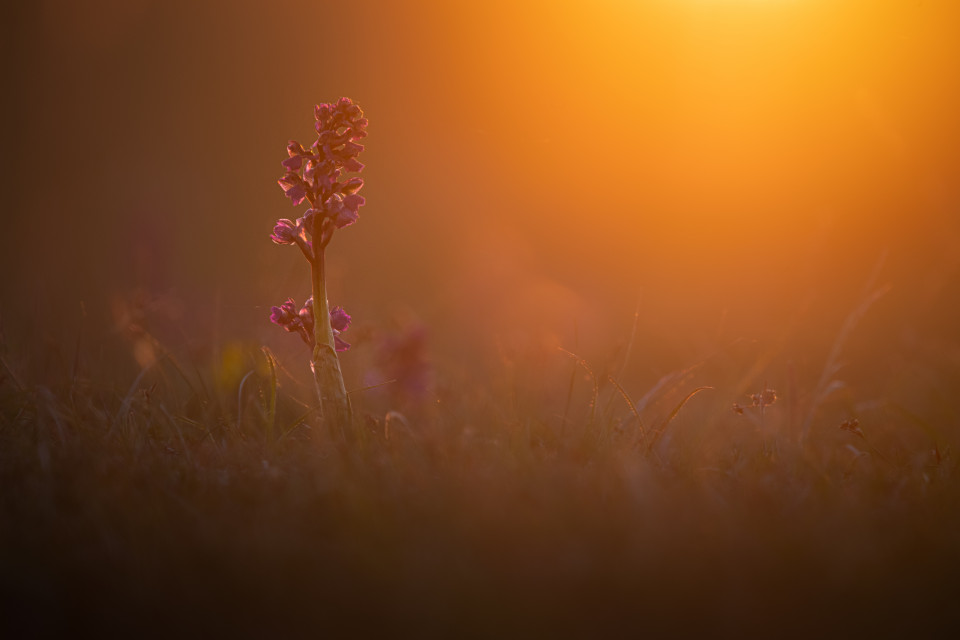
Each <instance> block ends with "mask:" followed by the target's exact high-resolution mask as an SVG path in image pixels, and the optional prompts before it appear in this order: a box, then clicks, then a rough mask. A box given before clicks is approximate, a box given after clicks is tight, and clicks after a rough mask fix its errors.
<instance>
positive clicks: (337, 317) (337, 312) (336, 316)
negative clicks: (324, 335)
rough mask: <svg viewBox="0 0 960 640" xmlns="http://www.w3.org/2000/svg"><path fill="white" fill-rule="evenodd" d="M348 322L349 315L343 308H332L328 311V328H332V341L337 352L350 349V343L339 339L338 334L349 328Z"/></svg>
mask: <svg viewBox="0 0 960 640" xmlns="http://www.w3.org/2000/svg"><path fill="white" fill-rule="evenodd" d="M350 320H351V318H350V315H349V314H347V312H346V311H344V310H343V307H334V308H333V310H331V311H330V326H331V327H333V341H334V343H335V344H336V345H337V351H346V350H347V349H349V348H350V343H349V342H346V341H344V340H343V338H341V337H340V333H341V332H343V331H346V330H347V327H349V326H350Z"/></svg>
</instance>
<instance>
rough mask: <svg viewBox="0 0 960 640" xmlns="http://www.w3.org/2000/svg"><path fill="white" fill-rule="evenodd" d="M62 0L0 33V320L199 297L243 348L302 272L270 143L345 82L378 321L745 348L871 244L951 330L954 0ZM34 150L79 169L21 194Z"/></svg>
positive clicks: (956, 94) (295, 129)
mask: <svg viewBox="0 0 960 640" xmlns="http://www.w3.org/2000/svg"><path fill="white" fill-rule="evenodd" d="M78 6H79V5H75V4H74V3H60V2H47V3H43V4H38V5H30V6H24V7H21V8H20V9H18V10H17V11H18V12H19V13H18V15H17V16H15V17H16V18H17V20H19V23H17V24H19V25H20V26H19V27H17V28H16V29H14V30H13V35H15V36H16V39H14V40H11V41H10V42H11V43H12V44H10V46H11V47H12V48H13V49H14V52H13V54H11V55H10V56H7V59H8V64H11V65H12V64H13V63H12V62H9V61H11V60H17V61H19V62H17V64H16V65H13V66H11V68H10V74H9V77H10V84H11V87H12V89H11V94H12V95H15V96H17V99H16V100H15V101H14V102H13V103H12V105H11V108H12V109H13V110H14V112H15V113H14V116H15V117H14V120H15V121H16V122H17V123H18V126H17V127H16V128H15V129H14V130H12V132H11V136H12V137H11V140H12V143H11V145H9V147H8V148H9V149H11V150H12V153H11V154H10V158H11V161H10V162H9V163H8V165H9V166H10V171H8V172H7V179H8V180H9V181H10V190H9V192H10V193H11V194H12V195H11V203H12V204H11V206H10V207H9V208H8V213H5V222H7V223H8V229H9V233H8V234H6V235H5V237H4V238H3V240H2V242H3V246H2V249H3V252H2V260H3V261H4V262H3V267H4V268H5V270H6V272H7V273H16V274H17V277H15V278H9V279H8V281H7V282H6V283H5V286H4V291H3V299H4V308H13V307H15V306H17V305H21V304H22V302H21V300H22V299H23V297H24V296H25V295H28V294H29V295H33V294H34V293H35V292H36V291H38V290H40V291H45V292H46V293H45V296H46V299H47V300H48V301H54V300H56V301H61V300H65V299H66V298H78V299H83V300H87V301H88V302H90V304H91V306H95V305H94V303H93V300H94V298H95V297H96V296H98V295H100V294H101V293H103V294H105V295H106V296H107V297H109V296H110V295H112V293H113V292H115V291H119V290H123V289H124V288H128V287H130V286H133V285H136V284H142V285H143V284H145V285H146V286H148V287H152V288H154V289H157V290H161V291H165V290H169V289H175V290H177V291H178V292H180V293H181V294H182V295H184V296H185V297H187V298H189V299H198V300H201V301H203V304H207V303H208V302H209V301H210V300H211V299H213V294H212V292H221V294H222V299H224V300H226V301H228V303H229V304H231V305H233V306H232V308H233V309H234V310H240V311H236V312H235V313H233V314H232V315H231V314H226V315H227V317H230V318H233V319H234V320H237V322H238V326H237V327H235V328H234V330H239V331H251V332H253V333H255V334H256V335H257V336H259V333H257V332H258V331H260V329H256V330H254V329H251V328H250V327H251V326H253V325H256V326H257V327H259V324H257V323H259V322H260V320H261V319H262V318H261V316H262V313H261V311H262V306H263V305H269V304H273V303H274V302H275V300H273V298H274V297H277V296H280V299H283V298H285V297H286V296H287V295H292V294H294V293H295V292H293V291H290V292H287V291H286V290H285V289H283V291H281V289H282V288H283V287H287V286H293V287H296V286H298V284H300V283H299V281H298V280H297V279H296V277H295V276H293V275H290V274H295V273H299V272H298V271H297V265H296V264H295V263H294V261H295V260H296V258H297V256H295V255H292V254H289V255H288V254H284V253H282V252H280V253H278V252H277V248H276V247H275V246H272V245H271V244H270V243H269V241H268V240H266V236H267V235H268V234H269V230H270V229H271V227H272V224H273V221H274V220H275V219H276V218H278V217H285V216H289V215H291V212H290V209H289V207H288V206H287V204H286V203H285V202H284V200H283V197H282V195H281V194H280V193H279V192H278V189H277V187H276V183H275V180H276V177H277V176H278V173H277V172H278V170H279V169H278V168H279V161H280V160H281V159H282V157H283V148H284V145H285V143H286V141H287V140H288V139H289V138H291V137H294V138H297V137H299V138H305V137H306V136H307V135H309V132H310V118H311V113H312V106H313V104H314V103H316V102H322V101H327V100H334V99H336V98H337V97H338V96H340V95H350V96H351V97H353V98H354V99H356V100H357V101H358V102H359V103H360V104H361V105H362V106H363V107H364V109H365V110H366V111H367V113H368V115H369V117H370V120H371V125H370V137H369V139H368V150H367V151H366V152H364V153H365V157H364V158H363V160H364V161H365V162H366V163H367V170H366V171H365V173H364V176H365V178H366V180H367V186H366V187H365V189H364V193H365V194H366V195H367V198H368V204H367V206H366V208H365V209H364V210H363V211H362V212H361V221H360V224H358V225H356V226H355V227H352V228H351V229H349V230H348V231H349V233H346V232H345V233H344V234H343V236H342V238H341V237H338V238H337V240H336V241H335V243H334V246H333V247H332V249H331V257H330V261H331V278H332V282H331V287H332V295H335V296H337V298H338V299H337V301H338V302H340V301H342V302H343V303H344V304H346V305H348V306H350V307H351V308H358V309H359V311H360V313H359V316H361V317H362V316H366V317H367V318H371V321H372V322H376V321H378V318H379V319H382V318H384V317H386V316H388V315H389V313H390V310H391V309H393V308H396V307H406V308H409V309H411V310H412V311H413V312H414V313H415V314H417V315H419V316H421V317H423V318H425V319H426V320H427V321H429V322H431V323H432V324H434V326H436V327H438V328H437V331H438V332H439V331H441V330H447V329H449V330H451V331H452V332H453V333H454V334H455V335H459V334H458V333H457V332H456V331H454V330H453V327H455V326H457V323H462V322H466V321H473V320H474V319H477V318H483V322H482V323H479V324H478V326H476V327H474V328H475V329H476V330H477V331H480V332H487V333H488V332H490V331H492V330H494V329H496V328H497V327H503V326H514V325H516V324H517V323H522V322H525V321H529V320H531V319H544V322H547V320H548V319H552V321H553V323H554V324H555V325H556V326H557V327H561V326H562V327H570V326H571V325H572V324H573V322H574V320H575V319H578V318H579V319H580V320H584V317H585V316H589V315H590V314H599V315H601V316H604V317H605V318H607V320H606V322H607V323H608V324H607V325H604V324H603V322H601V321H600V320H598V321H597V322H598V323H599V324H598V326H607V327H613V328H612V329H611V331H621V332H622V331H624V325H625V324H629V318H630V317H632V312H633V309H634V307H635V305H636V302H637V300H638V298H640V299H642V300H643V301H644V304H645V306H644V318H645V319H647V320H649V322H651V323H652V325H653V328H655V327H661V329H662V330H663V331H676V332H678V335H679V332H680V330H681V328H683V327H687V328H689V326H691V325H696V324H697V323H701V324H702V325H703V330H704V331H713V330H714V329H713V328H710V327H714V326H715V325H717V324H718V323H719V322H720V319H721V318H727V320H725V322H727V323H728V326H733V327H737V326H739V328H740V329H739V330H742V331H743V333H744V334H745V335H753V334H754V332H759V331H761V330H762V329H763V325H764V324H771V325H776V323H778V322H781V321H783V320H785V319H790V318H793V317H795V316H796V315H797V314H798V313H799V312H800V310H802V309H803V308H804V305H805V304H806V301H812V302H811V303H812V304H819V305H822V306H826V307H828V308H830V307H831V306H832V307H836V313H838V314H842V313H844V312H845V311H844V310H845V309H848V308H849V305H850V304H852V302H851V301H850V300H849V298H850V296H855V295H856V291H857V290H858V287H859V286H860V283H862V282H863V280H864V279H865V278H866V275H867V274H868V273H869V272H870V271H871V269H872V267H873V265H874V264H875V263H876V262H877V260H878V259H879V258H880V256H881V255H884V254H885V253H886V255H887V256H888V259H887V266H886V267H885V269H886V272H885V275H884V277H885V278H886V279H888V280H891V281H893V282H894V284H895V285H896V286H897V289H896V291H898V292H899V293H897V294H896V295H900V296H901V297H900V298H896V297H895V296H891V300H896V301H897V303H896V304H897V305H899V306H898V308H903V309H908V308H909V309H915V310H918V311H915V313H924V314H926V315H936V316H937V317H939V318H941V319H942V322H943V324H944V326H946V327H949V326H951V322H952V320H951V319H953V318H956V317H957V315H958V314H957V310H956V309H955V308H954V307H955V305H954V304H953V303H952V299H953V297H952V295H950V294H949V292H950V291H953V290H954V289H955V285H954V284H953V283H954V282H955V281H956V275H957V272H958V265H957V264H956V260H955V259H954V258H953V257H952V256H955V255H957V254H958V253H960V249H958V240H957V238H958V236H960V222H958V220H960V217H958V216H957V210H958V207H960V186H958V183H960V124H958V121H960V119H958V118H957V117H956V114H957V113H960V81H958V78H960V38H957V37H956V34H957V33H958V31H957V29H958V27H960V3H955V2H951V1H947V0H940V1H919V0H918V1H916V2H906V1H904V2H879V1H872V0H871V1H868V0H862V1H857V0H846V1H844V0H834V1H827V0H790V1H788V0H767V1H761V0H670V1H668V0H646V1H644V0H635V1H628V0H593V1H590V2H587V1H583V2H580V1H575V0H566V1H561V0H553V1H550V2H546V1H544V2H522V3H517V2H496V1H494V2H477V3H465V2H463V3H462V2H445V1H440V0H435V1H434V0H429V1H428V0H424V1H422V2H411V3H394V2H371V3H359V4H357V5H353V4H351V5H349V6H346V5H342V4H338V3H316V2H303V3H292V4H291V5H290V6H289V7H286V8H285V9H284V10H283V11H276V10H273V9H267V8H265V5H263V4H261V3H255V2H251V3H229V5H226V4H225V5H224V6H218V5H217V4H216V3H209V4H207V3H204V4H202V5H192V4H191V5H189V6H188V5H187V4H186V3H185V4H184V5H182V6H181V5H177V4H175V3H164V2H150V1H149V0H143V1H142V2H137V3H132V2H123V3H116V2H111V1H107V0H103V1H101V2H95V3H90V4H84V6H83V8H82V9H78V8H77V7H78ZM119 7H122V8H123V9H122V10H118V8H119ZM51 146H53V147H56V148H59V149H65V150H70V152H71V153H72V154H74V156H76V157H81V158H82V159H83V161H82V162H79V163H73V164H72V165H71V170H70V171H68V172H63V173H58V175H57V179H56V180H44V181H40V180H39V178H38V174H36V168H37V167H44V166H47V164H48V163H50V162H51V160H50V153H49V150H50V148H51ZM74 156H71V157H74ZM50 228H53V229H56V230H57V233H56V234H55V235H54V237H52V238H49V237H48V238H47V240H46V242H47V243H48V245H47V247H46V248H45V250H44V256H45V257H44V259H43V260H40V261H38V260H37V258H36V249H35V247H34V245H32V244H30V243H29V242H23V239H24V238H37V237H40V236H42V235H44V234H45V233H46V231H45V230H47V229H50ZM48 235H49V234H48ZM237 256H244V259H242V260H239V261H238V260H237ZM18 283H21V284H18ZM37 283H39V285H38V284H37ZM64 296H66V298H65V297H64ZM300 297H303V296H302V295H301V296H300ZM267 299H269V300H267ZM71 304H74V303H73V302H71ZM923 305H926V306H923ZM924 310H925V311H924ZM258 314H259V315H258ZM738 314H739V316H740V318H739V321H742V324H741V325H737V322H738V317H737V316H738ZM221 317H223V316H222V315H221ZM611 319H613V320H611ZM958 320H960V318H958ZM584 322H586V321H585V320H584ZM831 323H832V324H831ZM825 325H829V326H831V327H834V328H835V326H836V322H835V321H834V319H831V320H830V321H829V322H825ZM267 329H269V327H267Z"/></svg>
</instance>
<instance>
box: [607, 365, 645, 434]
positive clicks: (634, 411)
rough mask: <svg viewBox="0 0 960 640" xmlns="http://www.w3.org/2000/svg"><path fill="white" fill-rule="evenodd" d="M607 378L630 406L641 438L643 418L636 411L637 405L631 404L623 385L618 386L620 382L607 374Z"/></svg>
mask: <svg viewBox="0 0 960 640" xmlns="http://www.w3.org/2000/svg"><path fill="white" fill-rule="evenodd" d="M607 379H608V380H610V382H612V383H613V386H614V387H616V389H617V391H619V392H620V395H621V396H623V400H624V401H625V402H626V403H627V406H628V407H630V411H632V412H633V415H634V416H636V418H637V426H639V427H640V439H641V440H642V439H643V434H644V431H645V429H644V427H643V419H642V418H641V417H640V412H639V411H637V405H635V404H633V400H631V399H630V396H629V395H627V392H626V391H624V389H623V387H621V386H620V383H619V382H617V381H616V380H615V379H614V377H613V376H607Z"/></svg>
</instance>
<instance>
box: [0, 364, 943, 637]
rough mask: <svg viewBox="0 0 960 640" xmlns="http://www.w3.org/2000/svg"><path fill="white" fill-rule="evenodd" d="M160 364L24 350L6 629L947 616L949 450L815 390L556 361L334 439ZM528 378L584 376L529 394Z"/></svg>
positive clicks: (763, 627)
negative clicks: (108, 368) (620, 379)
mask: <svg viewBox="0 0 960 640" xmlns="http://www.w3.org/2000/svg"><path fill="white" fill-rule="evenodd" d="M68 353H69V352H68ZM160 353H161V355H160V357H159V358H158V359H157V361H156V362H155V363H154V364H153V365H152V366H150V367H148V368H147V369H145V371H144V372H143V373H142V375H141V376H140V377H138V378H136V379H135V380H134V379H128V380H126V381H124V382H123V384H122V385H121V384H117V383H114V382H108V381H107V380H106V379H105V378H107V377H108V375H106V374H104V375H101V374H99V373H97V371H96V366H95V365H94V364H93V363H91V362H87V361H86V360H84V359H83V358H82V357H79V356H77V358H78V359H71V357H63V358H61V360H57V359H56V358H52V359H51V358H43V357H40V356H39V355H38V354H39V352H38V351H32V352H31V351H26V350H18V349H16V348H14V347H12V346H10V345H6V346H5V348H4V353H3V367H2V371H0V376H2V380H0V628H2V635H3V637H9V638H13V637H36V636H60V637H77V636H79V635H80V634H81V633H86V634H96V636H100V637H102V636H120V635H123V636H129V637H144V636H163V637H173V636H176V637H184V636H187V637H193V636H212V637H234V636H235V637H298V636H304V637H307V636H309V637H364V636H366V637H386V636H389V637H451V638H453V637H466V638H469V637H497V638H499V637H599V636H614V637H641V636H645V635H647V634H648V633H663V634H669V635H680V634H685V633H696V634H698V636H697V637H716V636H740V635H741V634H747V635H765V636H771V637H824V636H828V637H829V636H846V637H867V636H869V635H879V636H884V635H894V636H900V637H919V635H918V634H920V635H922V634H928V633H930V632H933V631H943V632H944V633H947V632H949V630H950V628H951V626H952V624H953V623H955V622H956V621H957V619H958V613H957V612H958V611H960V610H958V609H957V606H956V601H955V600H956V586H957V584H960V583H958V575H957V569H958V567H960V475H958V472H957V465H956V458H955V453H954V452H955V451H956V441H955V438H956V434H955V432H954V431H951V430H950V425H949V424H946V423H945V424H942V425H931V424H922V425H919V426H918V425H917V424H915V422H916V421H915V420H914V421H913V422H911V420H910V419H909V418H908V417H904V415H903V412H899V413H898V412H896V411H894V410H892V409H890V408H889V407H886V408H885V407H876V406H874V407H873V408H872V409H871V408H870V407H869V406H863V407H861V411H860V412H859V413H858V418H859V419H854V418H853V417H851V416H850V415H849V412H848V411H847V412H845V411H843V410H836V409H830V407H829V406H828V403H827V402H826V401H824V402H823V403H822V406H818V407H816V406H814V404H815V401H814V400H813V399H811V398H812V395H811V394H812V391H813V390H815V388H816V384H817V379H816V378H814V379H811V380H810V381H806V380H800V382H799V383H797V385H796V386H797V388H798V389H800V390H801V391H802V392H803V395H802V397H803V398H805V400H804V402H803V403H798V402H797V401H796V400H795V399H794V398H792V397H791V394H793V393H796V395H798V396H800V394H801V391H796V390H793V391H791V390H790V389H779V390H778V397H777V398H776V401H775V402H774V397H773V394H772V392H769V391H768V390H765V385H764V384H763V381H762V380H761V382H760V384H759V385H757V386H756V388H754V389H753V390H754V391H756V392H759V393H758V394H757V395H755V396H753V397H751V396H750V395H746V396H744V397H742V398H740V397H739V396H735V395H731V393H732V391H730V390H731V389H733V388H734V387H735V385H736V383H735V382H733V381H731V380H729V379H724V378H723V377H721V373H720V372H719V371H720V370H719V369H717V368H714V369H711V368H710V365H709V364H707V365H704V366H703V367H700V368H699V369H697V368H696V367H695V368H692V369H690V370H688V371H680V372H677V373H676V374H673V375H669V376H666V377H665V378H663V379H662V380H661V381H660V383H659V384H658V385H655V386H654V387H653V389H652V390H651V392H650V393H647V394H646V395H644V397H643V398H642V399H640V398H638V397H632V398H631V397H630V396H631V393H633V394H634V395H635V396H640V395H641V393H642V390H641V391H640V392H638V391H637V390H636V389H627V388H624V387H625V385H619V383H615V382H613V381H612V380H614V379H615V378H614V377H612V376H611V377H604V375H603V374H601V373H600V370H599V367H597V368H591V367H590V363H587V362H582V361H581V362H578V361H577V360H576V359H575V358H574V357H572V356H570V355H569V354H566V353H563V352H559V353H558V354H556V358H554V359H549V358H548V359H547V360H546V364H544V362H541V361H531V362H529V363H525V362H523V361H514V362H511V363H505V364H504V367H503V371H502V376H501V378H499V379H493V380H490V379H486V380H484V381H479V382H478V381H474V382H467V381H465V380H460V381H457V382H450V383H449V384H445V383H444V382H443V376H442V372H440V373H438V375H437V384H436V389H435V390H434V391H433V393H432V395H431V396H430V398H429V400H428V401H427V402H424V403H423V404H422V405H420V406H419V407H418V406H414V405H412V404H411V405H409V406H407V407H406V408H404V410H403V411H402V412H400V411H391V410H390V406H389V405H385V406H380V405H376V404H375V403H374V402H372V401H366V402H367V404H366V405H365V404H364V402H365V400H364V398H363V394H362V393H355V394H354V396H353V398H354V399H353V402H354V404H355V407H354V408H355V413H356V417H355V422H356V432H355V436H354V439H353V440H352V441H350V442H343V441H338V440H335V439H333V437H332V436H330V435H329V434H328V432H327V431H326V430H325V429H324V428H323V426H322V423H321V422H320V421H319V419H318V418H317V416H316V415H315V413H311V411H310V409H311V407H310V406H308V404H307V402H308V400H307V399H306V398H308V395H307V396H305V398H297V397H296V394H294V393H292V392H288V390H287V389H288V387H289V385H285V384H284V383H283V374H282V367H280V368H278V366H277V365H278V363H277V361H276V360H275V359H274V358H273V357H272V355H271V354H270V353H269V352H267V351H259V350H256V349H251V350H250V351H249V352H248V353H247V354H246V355H245V358H246V362H248V363H249V364H250V371H251V372H252V373H250V374H249V375H247V376H245V377H243V378H242V379H235V380H232V381H230V380H228V381H226V382H224V381H222V380H220V381H218V377H217V376H218V372H217V371H204V370H202V369H197V368H192V367H187V366H185V365H184V364H183V363H182V362H180V361H178V359H177V358H176V357H175V356H174V354H170V353H163V352H162V350H161V351H160ZM51 362H52V363H54V364H53V365H51V364H50V363H51ZM57 362H59V363H60V364H59V365H57V364H56V363H57ZM44 363H45V364H44ZM548 368H549V370H548ZM278 371H280V372H281V373H278ZM538 371H539V372H540V374H541V375H542V377H543V378H544V379H547V378H549V377H550V376H551V375H554V374H557V375H559V376H560V378H561V379H565V380H568V381H569V386H568V385H567V384H560V385H559V387H558V388H556V389H548V390H547V391H546V392H543V391H542V389H540V387H537V389H540V391H537V393H534V392H533V391H531V389H533V388H534V387H536V385H535V384H534V383H533V382H532V381H533V380H535V379H536V377H537V376H536V372H538ZM558 372H559V373H558ZM571 374H573V375H572V377H571ZM827 378H829V376H827ZM829 382H830V380H829V379H823V378H822V377H821V379H820V383H821V386H823V385H825V384H826V385H828V384H829ZM708 384H710V385H711V386H713V388H712V389H704V390H703V391H701V392H700V393H697V394H693V395H691V393H692V392H693V391H694V390H695V389H697V388H699V387H700V386H706V385H708ZM806 385H810V388H807V389H806V390H804V387H805V386H806ZM771 386H772V385H771ZM765 391H767V393H766V395H764V392H765ZM730 397H733V398H734V399H740V402H741V406H738V407H736V408H735V409H733V410H732V409H731V403H730V402H729V399H730ZM628 400H629V401H628ZM771 403H772V404H771ZM841 409H842V407H841ZM810 411H812V412H813V413H809V412H810ZM792 415H795V416H799V417H798V418H797V419H794V418H792V417H791V416H792ZM806 415H811V416H812V417H813V419H812V420H810V422H809V423H807V424H805V423H806V420H805V419H804V417H805V416H806ZM805 428H806V430H805ZM91 637H94V636H91Z"/></svg>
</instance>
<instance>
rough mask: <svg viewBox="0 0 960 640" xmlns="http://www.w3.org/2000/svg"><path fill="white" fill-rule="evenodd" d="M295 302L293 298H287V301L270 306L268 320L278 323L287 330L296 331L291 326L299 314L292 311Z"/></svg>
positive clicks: (297, 319)
mask: <svg viewBox="0 0 960 640" xmlns="http://www.w3.org/2000/svg"><path fill="white" fill-rule="evenodd" d="M295 306H296V305H295V303H294V302H293V298H287V301H286V302H284V303H283V304H281V305H280V306H279V307H271V308H270V322H272V323H274V324H278V325H280V326H281V327H283V328H284V329H286V330H287V331H296V329H294V328H292V327H293V326H294V323H295V322H298V321H299V318H300V316H298V315H297V312H296V311H294V308H295Z"/></svg>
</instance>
